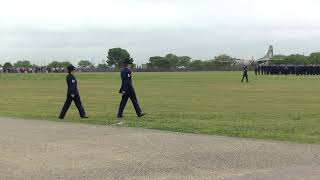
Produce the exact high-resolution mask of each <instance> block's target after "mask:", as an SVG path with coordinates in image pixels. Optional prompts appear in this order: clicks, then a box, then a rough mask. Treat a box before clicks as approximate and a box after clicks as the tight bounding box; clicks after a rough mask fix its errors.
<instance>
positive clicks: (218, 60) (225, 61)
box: [212, 54, 235, 65]
mask: <svg viewBox="0 0 320 180" xmlns="http://www.w3.org/2000/svg"><path fill="white" fill-rule="evenodd" d="M213 61H214V62H212V63H214V64H216V65H231V64H234V62H235V58H233V57H231V56H229V55H226V54H222V55H219V56H216V57H214V60H213Z"/></svg>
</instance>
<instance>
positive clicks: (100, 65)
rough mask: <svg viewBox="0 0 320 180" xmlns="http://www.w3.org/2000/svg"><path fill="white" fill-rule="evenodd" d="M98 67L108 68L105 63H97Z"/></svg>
mask: <svg viewBox="0 0 320 180" xmlns="http://www.w3.org/2000/svg"><path fill="white" fill-rule="evenodd" d="M98 68H100V69H107V68H109V66H108V65H107V64H98Z"/></svg>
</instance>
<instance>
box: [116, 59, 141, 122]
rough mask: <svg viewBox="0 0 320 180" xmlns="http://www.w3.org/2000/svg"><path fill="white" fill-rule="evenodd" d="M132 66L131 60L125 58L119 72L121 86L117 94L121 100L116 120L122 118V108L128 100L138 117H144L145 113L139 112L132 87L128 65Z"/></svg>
mask: <svg viewBox="0 0 320 180" xmlns="http://www.w3.org/2000/svg"><path fill="white" fill-rule="evenodd" d="M131 64H132V59H129V58H126V59H125V60H124V62H123V65H124V68H123V69H122V70H121V79H122V84H121V88H120V90H119V93H121V94H122V99H121V102H120V106H119V111H118V116H117V117H118V118H122V117H123V111H124V108H125V106H126V104H127V101H128V99H129V98H130V99H131V102H132V104H133V107H134V109H135V111H136V113H137V116H138V117H142V116H144V115H145V113H143V112H142V111H141V108H140V106H139V103H138V100H137V97H136V93H135V91H134V88H133V86H132V73H131V70H130V68H129V65H131Z"/></svg>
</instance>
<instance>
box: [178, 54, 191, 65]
mask: <svg viewBox="0 0 320 180" xmlns="http://www.w3.org/2000/svg"><path fill="white" fill-rule="evenodd" d="M190 62H191V57H189V56H180V57H179V62H178V66H184V67H189V66H190Z"/></svg>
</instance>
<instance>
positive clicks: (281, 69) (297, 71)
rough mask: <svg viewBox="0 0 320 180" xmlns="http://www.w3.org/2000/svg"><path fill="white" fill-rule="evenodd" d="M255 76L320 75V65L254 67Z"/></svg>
mask: <svg viewBox="0 0 320 180" xmlns="http://www.w3.org/2000/svg"><path fill="white" fill-rule="evenodd" d="M254 72H255V75H320V65H319V64H316V65H257V64H255V65H254Z"/></svg>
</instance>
